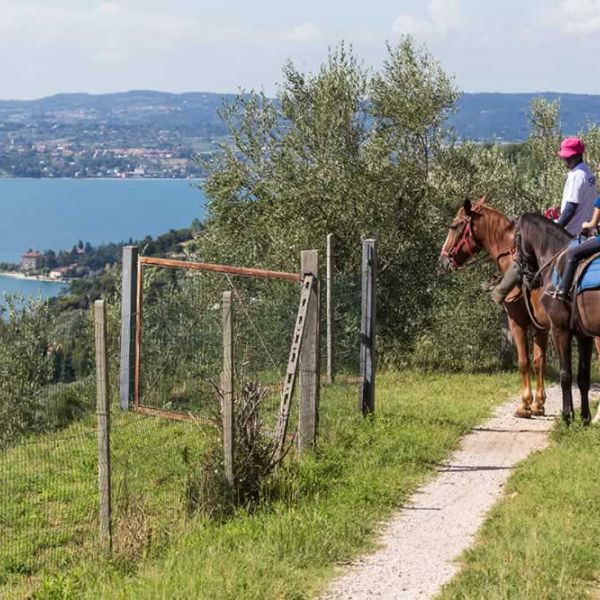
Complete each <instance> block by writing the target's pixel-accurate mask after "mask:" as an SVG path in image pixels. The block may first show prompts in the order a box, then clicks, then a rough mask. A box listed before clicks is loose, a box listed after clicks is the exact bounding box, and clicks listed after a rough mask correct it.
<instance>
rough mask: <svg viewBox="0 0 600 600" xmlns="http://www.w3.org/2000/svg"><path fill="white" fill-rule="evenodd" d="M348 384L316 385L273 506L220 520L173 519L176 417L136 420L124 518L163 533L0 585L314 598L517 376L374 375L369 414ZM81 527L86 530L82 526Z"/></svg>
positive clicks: (179, 489) (135, 594)
mask: <svg viewBox="0 0 600 600" xmlns="http://www.w3.org/2000/svg"><path fill="white" fill-rule="evenodd" d="M356 388H357V386H356V383H352V382H348V383H340V384H336V385H334V386H331V387H324V388H323V394H322V399H321V424H320V440H319V445H318V450H317V451H316V452H315V453H314V454H312V455H310V456H307V457H305V458H303V459H302V460H292V461H289V464H288V466H287V468H286V469H285V470H284V472H283V474H282V477H281V481H280V483H279V484H278V487H277V489H276V490H275V492H274V493H273V496H272V498H271V502H268V503H265V504H264V505H263V506H261V507H260V508H259V509H258V510H257V511H256V512H254V513H253V514H248V513H247V512H245V511H243V510H240V511H239V512H238V513H237V514H236V515H235V516H234V517H233V518H231V519H230V520H229V521H227V522H226V523H221V524H219V523H214V522H207V521H205V520H203V519H201V518H196V519H194V520H187V521H185V520H184V519H183V518H182V510H181V506H182V503H183V500H182V495H183V485H182V483H183V480H184V478H185V467H184V466H182V461H181V457H180V456H179V455H178V453H177V452H173V451H171V452H169V451H168V448H169V447H171V446H175V447H178V448H180V447H181V445H177V444H174V442H173V440H172V439H171V438H170V436H171V435H174V432H177V431H178V424H172V423H171V424H165V423H164V422H161V421H158V422H156V421H152V420H144V421H143V422H142V424H141V425H139V426H138V427H137V428H136V431H137V433H136V435H137V436H138V437H137V438H133V440H134V441H135V439H137V440H138V441H139V448H138V451H137V452H133V453H132V452H130V451H129V450H127V444H131V443H133V442H132V441H131V440H126V439H125V438H122V442H123V448H122V452H124V453H126V454H128V455H129V457H130V461H129V467H128V469H129V471H135V472H136V473H137V476H136V477H135V478H133V481H134V482H136V483H135V485H136V486H137V488H136V489H139V491H140V494H141V492H142V491H144V492H145V493H144V494H143V495H141V496H140V497H142V498H143V503H144V508H143V510H141V511H139V510H138V511H137V512H131V511H130V512H129V515H130V519H131V520H132V521H135V520H136V519H137V518H138V515H139V513H140V512H141V513H142V514H143V515H150V517H151V520H152V525H151V526H150V527H149V529H150V530H151V531H155V530H157V529H158V528H159V527H161V526H162V529H163V535H160V536H154V535H153V536H151V537H152V542H151V543H149V544H148V545H147V546H145V547H144V551H143V552H141V553H138V554H137V555H136V556H135V557H133V559H132V557H131V556H129V557H128V559H127V560H124V559H123V557H122V555H121V554H119V552H117V553H116V556H115V558H113V560H111V561H108V560H102V559H100V558H99V557H97V556H91V555H86V554H85V553H82V555H81V556H80V557H79V558H76V557H73V556H72V554H69V555H67V556H66V557H65V559H64V561H63V564H64V566H63V567H62V568H61V569H60V570H57V569H56V568H55V564H53V565H51V566H50V568H47V569H45V568H44V567H43V565H42V564H36V565H35V569H33V570H32V571H31V573H32V574H31V575H28V574H27V573H25V574H19V573H16V574H15V573H12V574H11V575H10V577H11V578H12V579H11V581H10V582H6V581H5V586H7V585H8V584H9V583H12V588H11V589H12V591H20V592H22V591H23V590H25V589H37V590H38V591H37V594H36V596H35V597H36V598H48V599H50V598H136V599H137V598H169V599H170V598H257V599H258V598H260V599H263V598H307V597H311V596H314V595H315V594H317V593H318V592H319V591H320V590H322V589H323V588H324V586H325V585H326V583H327V581H328V580H329V579H330V578H331V577H332V576H333V575H334V571H335V567H336V565H339V564H343V563H344V562H346V561H348V560H349V559H351V558H352V557H354V556H356V555H357V554H358V553H360V552H363V551H365V550H366V549H368V548H370V547H372V544H373V540H374V533H375V531H376V528H377V526H378V524H379V523H381V521H382V520H384V519H385V518H387V517H389V515H390V514H391V512H392V511H393V510H394V509H396V508H397V507H398V506H399V505H401V504H402V502H403V501H404V500H405V499H406V497H407V495H408V494H410V492H411V491H413V490H414V489H415V488H416V486H417V485H418V484H419V483H421V482H422V481H423V480H424V479H425V478H426V477H427V476H428V475H430V474H432V473H433V472H434V469H435V466H436V464H438V463H439V462H440V461H441V460H442V459H443V458H444V457H445V456H446V455H447V454H448V453H449V452H450V451H451V450H452V449H453V448H455V447H456V445H457V443H458V440H459V438H460V437H461V435H463V434H464V433H466V432H467V431H468V430H469V428H470V427H472V426H473V425H474V424H476V423H477V422H479V421H481V420H482V419H483V418H485V417H486V416H488V414H489V413H490V410H491V408H492V407H493V406H494V405H496V404H498V403H499V402H502V401H504V400H505V399H506V398H507V397H508V396H509V395H511V394H514V393H515V391H516V390H517V389H518V383H517V380H516V377H515V376H514V375H513V374H499V375H487V376H486V375H468V376H467V375H423V374H416V373H410V372H408V373H407V372H404V373H393V372H390V373H383V374H381V375H380V376H379V378H378V382H377V396H376V414H377V416H376V418H375V419H372V420H371V419H363V418H362V417H360V416H358V415H357V414H356V404H357V389H356ZM128 418H131V417H128ZM144 429H145V430H144ZM196 437H197V438H199V437H201V436H199V435H197V436H196ZM186 443H188V442H187V441H186ZM90 444H91V448H93V443H92V442H90ZM161 446H162V447H163V449H166V450H163V453H162V454H161V453H160V452H159V450H160V448H161ZM148 448H153V449H155V455H154V454H153V452H152V451H149V450H148ZM144 449H145V450H144ZM9 454H10V453H7V456H5V457H4V459H5V460H6V459H8V460H10V458H9V456H8V455H9ZM33 467H34V465H32V470H33ZM1 468H2V466H1V465H0V469H1ZM89 468H90V469H91V468H92V466H89ZM86 473H87V471H86ZM82 474H83V471H82ZM87 475H91V473H87ZM56 477H57V482H56V485H57V486H59V487H60V486H62V487H66V488H69V487H70V486H72V485H74V482H73V481H71V480H70V479H69V478H68V477H66V476H65V475H64V474H63V473H61V472H60V471H59V472H58V473H57V474H56ZM127 479H128V480H129V479H132V478H131V477H129V478H127ZM93 485H94V482H93V481H92V482H91V484H90V486H91V487H90V494H92V492H91V489H92V488H93ZM25 488H27V486H25ZM155 488H156V492H154V489H155ZM148 491H150V492H151V493H148ZM75 495H76V494H74V497H75ZM28 502H31V498H29V499H27V500H26V501H25V502H24V504H25V505H26V504H27V503H28ZM22 504H23V503H22ZM83 521H85V519H84V520H83ZM87 522H92V521H90V519H89V518H88V521H87ZM146 529H148V526H147V525H146ZM84 531H85V532H87V534H88V538H89V536H91V535H92V532H91V528H90V526H89V525H88V526H87V529H86V528H85V527H84ZM123 531H125V530H120V531H119V530H118V531H117V534H120V533H122V532H123ZM169 532H170V533H169ZM94 535H95V534H94ZM92 538H93V536H92ZM88 543H89V542H88ZM69 544H71V548H73V547H75V545H74V543H71V542H68V544H67V546H68V545H69ZM91 545H93V544H91ZM126 549H127V548H126ZM0 564H1V563H0ZM58 573H59V574H58ZM32 582H33V583H32ZM0 584H1V581H0ZM28 586H29V587H28ZM4 589H8V588H7V587H5V588H4ZM0 596H2V588H1V587H0Z"/></svg>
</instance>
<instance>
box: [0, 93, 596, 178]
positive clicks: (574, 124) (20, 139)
mask: <svg viewBox="0 0 600 600" xmlns="http://www.w3.org/2000/svg"><path fill="white" fill-rule="evenodd" d="M536 97H543V98H546V99H548V100H556V99H558V100H559V101H560V107H561V120H562V126H563V132H564V133H567V134H572V133H576V132H578V131H580V130H582V129H585V128H586V127H587V126H588V125H589V124H590V123H597V122H599V121H600V96H591V95H580V94H555V93H541V94H488V93H479V94H464V95H463V96H462V97H461V98H460V100H459V101H458V106H457V110H456V112H455V113H454V114H453V115H452V116H451V118H450V122H451V124H452V125H453V126H454V127H455V128H456V130H457V133H458V135H459V136H460V137H461V138H465V139H473V140H477V141H482V142H484V141H496V142H499V143H509V142H520V141H522V140H524V139H525V138H526V137H527V134H528V131H527V127H528V126H527V113H528V111H529V104H530V102H531V100H532V99H533V98H536ZM233 98H234V96H233V95H231V94H230V95H226V94H212V93H202V92H190V93H186V94H170V93H165V92H153V91H131V92H124V93H117V94H100V95H92V94H58V95H56V96H51V97H48V98H41V99H39V100H2V101H0V177H170V178H180V177H201V176H202V175H203V170H202V166H201V164H200V163H199V162H198V161H197V160H195V157H198V156H210V155H212V154H214V153H215V152H216V151H218V147H219V143H220V142H221V141H222V140H223V138H224V136H226V135H227V131H226V129H225V127H224V125H223V123H222V122H221V121H220V119H219V116H218V109H219V107H220V106H221V105H222V103H223V100H224V99H228V100H231V99H233Z"/></svg>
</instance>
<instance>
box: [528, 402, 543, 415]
mask: <svg viewBox="0 0 600 600" xmlns="http://www.w3.org/2000/svg"><path fill="white" fill-rule="evenodd" d="M531 414H532V416H534V417H543V416H544V415H545V414H546V409H545V408H544V406H543V405H542V406H538V405H537V404H532V405H531Z"/></svg>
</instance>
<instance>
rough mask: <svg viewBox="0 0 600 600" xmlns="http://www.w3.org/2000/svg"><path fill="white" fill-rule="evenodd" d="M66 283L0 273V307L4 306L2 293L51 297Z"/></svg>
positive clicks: (43, 297) (65, 287)
mask: <svg viewBox="0 0 600 600" xmlns="http://www.w3.org/2000/svg"><path fill="white" fill-rule="evenodd" d="M67 288H68V285H66V284H64V283H58V282H54V281H35V280H25V279H15V278H13V277H5V276H3V275H0V290H1V292H0V307H2V306H4V305H5V303H4V294H19V295H21V294H22V295H23V296H25V297H26V298H28V297H34V298H41V299H46V298H51V297H52V296H57V295H58V294H60V292H61V291H63V290H66V289H67Z"/></svg>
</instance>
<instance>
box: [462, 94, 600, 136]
mask: <svg viewBox="0 0 600 600" xmlns="http://www.w3.org/2000/svg"><path fill="white" fill-rule="evenodd" d="M534 98H545V99H546V100H549V101H554V100H558V101H559V102H560V118H561V125H562V130H563V133H564V134H576V133H578V132H579V131H582V130H585V129H587V128H588V127H589V125H590V124H591V123H600V95H589V94H558V93H555V92H540V93H535V94H529V93H527V94H500V93H477V94H464V95H463V96H462V97H461V98H460V100H459V101H458V106H457V109H458V110H457V113H456V114H455V115H453V117H452V118H451V122H452V124H453V125H454V126H455V127H456V130H457V131H458V133H459V135H460V136H461V137H463V138H470V139H475V140H481V141H484V140H485V141H487V140H498V141H504V142H519V141H522V140H524V139H525V138H526V137H527V135H528V128H527V127H528V126H527V114H528V112H529V105H530V103H531V101H532V100H533V99H534Z"/></svg>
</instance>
